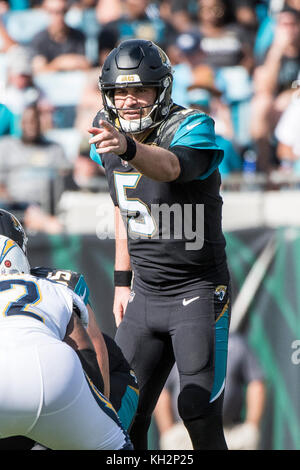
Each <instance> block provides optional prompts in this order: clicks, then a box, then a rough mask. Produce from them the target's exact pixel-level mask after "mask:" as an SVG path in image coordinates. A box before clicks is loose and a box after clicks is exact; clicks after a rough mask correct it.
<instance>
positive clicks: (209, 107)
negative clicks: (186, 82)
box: [187, 76, 243, 180]
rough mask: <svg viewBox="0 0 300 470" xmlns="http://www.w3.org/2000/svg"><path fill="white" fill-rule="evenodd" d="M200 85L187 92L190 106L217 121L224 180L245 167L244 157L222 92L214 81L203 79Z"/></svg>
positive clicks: (192, 86)
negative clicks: (221, 96)
mask: <svg viewBox="0 0 300 470" xmlns="http://www.w3.org/2000/svg"><path fill="white" fill-rule="evenodd" d="M203 78H204V77H202V76H201V81H200V82H199V85H197V84H195V85H191V86H190V87H189V88H188V92H187V101H188V106H189V107H190V108H194V109H199V110H200V111H203V112H204V113H206V114H208V115H209V116H211V117H212V118H213V119H214V121H215V132H216V143H217V144H218V146H219V147H220V148H222V149H223V150H224V158H223V160H222V162H221V163H220V166H219V171H220V174H221V176H222V180H224V178H227V177H228V176H229V175H231V174H233V173H240V172H241V171H242V169H243V159H242V156H241V153H240V149H239V147H238V145H236V143H235V141H234V133H233V126H232V121H231V116H230V110H229V108H228V106H227V105H226V104H225V103H224V102H223V101H222V100H221V98H220V92H219V91H218V89H217V88H216V87H215V86H214V84H213V81H212V82H210V81H209V80H207V82H206V83H205V81H204V80H203Z"/></svg>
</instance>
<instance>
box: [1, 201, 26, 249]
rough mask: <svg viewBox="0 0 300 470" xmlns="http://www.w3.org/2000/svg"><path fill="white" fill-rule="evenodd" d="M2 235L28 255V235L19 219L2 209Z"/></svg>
mask: <svg viewBox="0 0 300 470" xmlns="http://www.w3.org/2000/svg"><path fill="white" fill-rule="evenodd" d="M0 235H4V236H5V237H8V238H10V239H11V240H13V241H14V242H16V243H17V244H18V245H19V247H20V248H22V250H23V252H24V253H25V255H26V252H27V241H28V238H27V235H26V233H25V230H24V228H23V227H22V225H21V224H20V222H19V221H18V219H17V218H16V217H15V216H14V215H13V214H11V213H10V212H8V211H6V210H4V209H0Z"/></svg>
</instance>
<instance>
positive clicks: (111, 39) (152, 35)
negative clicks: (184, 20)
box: [99, 0, 173, 65]
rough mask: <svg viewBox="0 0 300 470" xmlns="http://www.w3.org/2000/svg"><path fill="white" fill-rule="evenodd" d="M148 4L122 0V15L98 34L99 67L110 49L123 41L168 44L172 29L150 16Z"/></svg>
mask: <svg viewBox="0 0 300 470" xmlns="http://www.w3.org/2000/svg"><path fill="white" fill-rule="evenodd" d="M149 4H150V1H149V0H124V2H123V12H122V15H121V16H120V17H119V18H118V19H116V20H115V21H112V22H109V23H107V24H106V25H104V27H103V29H102V30H101V32H100V35H99V53H100V65H101V64H103V62H104V60H105V57H106V56H107V54H108V53H109V52H110V51H111V49H113V48H114V47H115V46H116V44H117V43H119V42H120V41H123V40H125V39H129V38H141V39H148V40H151V41H154V42H155V43H156V44H158V45H160V46H163V45H165V44H166V43H168V42H169V40H170V35H171V34H172V33H173V29H172V28H171V26H170V25H169V24H167V23H165V22H164V21H163V20H162V19H161V18H160V17H159V16H155V17H152V16H151V15H150V13H149V8H148V7H149Z"/></svg>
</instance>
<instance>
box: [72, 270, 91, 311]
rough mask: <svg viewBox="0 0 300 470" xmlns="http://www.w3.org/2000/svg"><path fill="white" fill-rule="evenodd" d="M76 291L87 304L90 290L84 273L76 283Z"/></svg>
mask: <svg viewBox="0 0 300 470" xmlns="http://www.w3.org/2000/svg"><path fill="white" fill-rule="evenodd" d="M74 292H75V294H77V295H79V297H81V298H82V300H83V302H84V303H85V305H87V304H88V303H89V296H90V291H89V288H88V286H87V283H86V282H85V279H84V277H83V275H82V274H81V275H80V277H79V279H78V282H77V284H76V285H75V288H74Z"/></svg>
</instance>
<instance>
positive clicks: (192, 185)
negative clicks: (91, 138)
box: [91, 105, 228, 292]
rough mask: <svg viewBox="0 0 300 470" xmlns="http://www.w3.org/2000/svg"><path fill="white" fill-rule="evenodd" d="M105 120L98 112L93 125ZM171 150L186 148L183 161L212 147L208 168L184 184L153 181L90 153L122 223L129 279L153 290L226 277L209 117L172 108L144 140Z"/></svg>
mask: <svg viewBox="0 0 300 470" xmlns="http://www.w3.org/2000/svg"><path fill="white" fill-rule="evenodd" d="M100 119H106V120H108V119H107V116H106V113H105V112H104V111H100V112H99V113H98V114H97V116H96V117H95V119H94V123H93V125H94V126H95V127H99V120H100ZM143 143H144V144H147V145H158V146H160V147H163V148H166V149H169V150H170V151H172V149H174V152H175V148H176V147H181V149H182V148H184V152H185V153H186V155H187V157H188V158H189V157H190V158H193V159H195V158H201V155H203V150H210V151H211V150H213V152H212V155H213V157H212V159H211V162H210V165H209V168H208V169H207V171H206V172H205V173H204V174H202V175H201V176H199V175H196V174H195V175H194V177H193V178H191V180H190V181H187V182H184V183H181V182H176V181H174V182H171V183H170V182H159V181H155V180H153V179H150V178H148V177H147V176H145V175H142V174H141V173H140V172H139V171H137V170H136V169H135V168H134V167H133V166H131V164H130V162H125V161H122V159H121V158H120V157H119V156H117V155H115V154H113V153H109V154H102V155H101V156H100V155H99V154H98V153H96V149H95V146H94V145H92V146H91V158H92V159H93V160H95V161H97V162H98V163H99V164H101V165H103V167H104V168H105V173H106V177H107V180H108V185H109V190H110V195H111V198H112V200H113V202H114V204H115V205H116V206H119V208H120V211H121V213H122V216H123V219H124V221H125V224H126V226H127V235H128V249H129V253H130V257H131V264H132V268H133V271H134V275H135V282H136V283H138V284H140V285H141V287H143V288H144V289H148V290H151V291H154V292H156V291H159V292H162V291H167V292H169V291H170V290H172V289H176V290H177V291H178V289H180V288H181V287H182V288H183V289H185V290H186V289H189V288H192V287H193V285H194V284H196V283H198V282H203V281H207V282H225V281H226V279H227V276H228V273H227V267H226V254H225V239H224V236H223V233H222V227H221V218H222V215H221V212H222V198H221V196H220V184H221V178H220V173H219V171H218V165H219V163H220V162H221V160H222V158H223V151H222V149H220V148H219V147H218V146H217V145H216V143H215V134H214V122H213V120H212V119H211V118H210V117H209V116H208V115H206V114H204V113H201V112H199V111H197V110H192V109H185V108H182V107H179V106H176V105H174V106H173V108H172V110H171V113H170V115H169V117H168V118H167V119H166V120H165V121H164V122H163V123H162V124H160V125H159V126H158V127H156V128H154V129H153V130H151V131H150V132H149V133H148V135H147V136H146V138H145V139H144V141H143Z"/></svg>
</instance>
